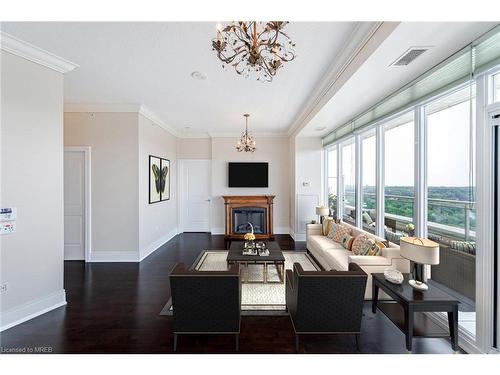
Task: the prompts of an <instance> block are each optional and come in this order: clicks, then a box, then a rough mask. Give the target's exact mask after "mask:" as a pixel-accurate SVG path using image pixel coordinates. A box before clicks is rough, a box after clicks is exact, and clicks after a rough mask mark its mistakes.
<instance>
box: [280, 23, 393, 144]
mask: <svg viewBox="0 0 500 375" xmlns="http://www.w3.org/2000/svg"><path fill="white" fill-rule="evenodd" d="M398 25H399V22H360V23H358V25H357V27H356V29H355V30H354V31H353V32H352V34H351V36H350V38H349V40H348V41H347V42H346V44H345V45H344V46H343V47H342V50H341V52H340V53H339V55H338V57H337V58H336V59H335V60H334V62H333V63H332V64H331V65H330V67H329V69H328V71H327V72H326V73H325V74H324V75H323V79H322V80H321V81H322V82H323V84H321V85H319V86H318V87H317V88H316V89H315V90H314V91H313V92H312V93H311V95H310V96H309V98H310V99H309V100H308V101H307V102H306V103H305V105H304V108H303V110H302V111H301V112H300V113H299V115H298V116H297V117H296V119H295V121H294V122H293V123H292V125H291V126H290V127H289V128H288V131H287V135H288V136H290V137H292V136H297V135H298V133H299V132H300V131H301V130H302V129H303V128H304V126H306V125H307V124H308V123H309V122H310V121H311V120H312V118H313V117H314V116H315V115H316V114H317V113H318V112H319V111H320V110H321V108H323V106H324V105H325V104H326V103H327V102H328V101H329V100H330V99H331V98H332V97H333V96H334V95H335V94H336V93H337V91H338V90H339V89H340V88H341V87H342V86H343V85H344V83H345V82H346V81H347V80H348V79H349V78H350V77H351V76H352V74H353V73H354V72H355V71H357V70H358V69H359V67H360V66H361V65H362V64H363V63H364V62H365V61H366V59H367V58H368V57H369V56H370V55H371V54H372V53H373V52H374V51H375V49H376V48H377V47H378V46H379V45H380V44H381V43H382V42H383V41H384V40H385V39H386V38H387V37H388V36H389V35H390V34H391V33H392V32H393V31H394V29H395V28H396V27H397V26H398Z"/></svg>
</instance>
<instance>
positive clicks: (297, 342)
mask: <svg viewBox="0 0 500 375" xmlns="http://www.w3.org/2000/svg"><path fill="white" fill-rule="evenodd" d="M295 351H296V352H298V351H299V334H298V333H296V334H295Z"/></svg>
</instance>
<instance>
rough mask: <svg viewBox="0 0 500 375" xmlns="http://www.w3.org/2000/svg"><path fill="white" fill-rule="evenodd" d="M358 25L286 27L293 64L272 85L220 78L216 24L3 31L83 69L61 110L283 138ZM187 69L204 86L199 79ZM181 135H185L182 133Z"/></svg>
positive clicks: (70, 82)
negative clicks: (246, 129)
mask: <svg viewBox="0 0 500 375" xmlns="http://www.w3.org/2000/svg"><path fill="white" fill-rule="evenodd" d="M357 26H358V23H356V22H292V23H290V24H289V25H287V27H286V29H285V30H286V32H287V33H288V35H289V36H290V37H291V38H292V40H293V41H295V42H296V52H297V58H296V59H295V60H294V61H292V62H290V63H287V64H286V65H285V67H284V68H283V69H281V70H280V71H279V73H278V74H277V76H276V77H275V79H274V81H273V82H272V83H270V84H265V83H261V82H257V81H256V80H255V79H254V78H251V77H250V78H248V79H245V78H244V77H242V76H238V75H237V74H236V73H235V72H234V71H232V70H231V69H232V68H229V69H228V70H227V71H223V70H222V68H221V63H220V61H219V60H218V59H217V58H216V56H215V54H214V52H213V51H212V49H211V45H210V44H211V39H212V38H213V37H214V34H215V22H213V23H207V22H148V23H138V22H125V23H118V22H104V23H96V22H88V23H75V22H66V23H61V22H45V23H44V22H38V23H26V22H24V23H23V22H17V23H8V22H7V23H2V25H1V28H2V30H3V31H4V32H7V33H9V34H11V35H13V36H14V37H17V38H19V39H22V40H24V41H27V42H29V43H31V44H34V45H36V46H38V47H40V48H42V49H45V50H47V51H49V52H51V53H54V54H56V55H58V56H60V57H62V58H64V59H67V60H70V61H72V62H74V63H76V64H78V65H79V66H80V67H79V68H78V69H76V70H74V71H72V72H70V73H68V74H67V75H66V77H65V83H64V84H65V98H64V100H65V104H100V105H105V104H113V105H130V104H139V105H144V106H146V107H148V108H149V109H150V110H151V111H152V112H153V113H154V114H155V115H156V116H157V117H158V118H160V119H161V120H162V121H163V122H165V123H166V124H168V125H169V126H170V127H173V128H175V129H176V130H177V131H178V132H179V133H181V134H185V135H189V134H203V133H204V134H206V133H231V134H236V133H239V132H240V131H241V130H242V129H243V126H244V120H243V117H242V114H243V113H245V112H248V113H250V114H251V117H250V119H249V125H250V129H251V130H252V131H254V132H256V133H270V134H284V133H286V131H287V130H288V129H289V127H290V126H291V125H292V123H293V122H294V120H295V119H296V117H297V115H298V113H299V112H300V110H301V109H302V107H303V106H304V104H305V102H306V101H307V99H308V96H309V95H310V93H311V92H312V91H313V89H314V88H315V87H316V86H317V85H318V84H319V82H320V81H321V78H322V77H323V75H324V74H325V73H326V72H327V71H328V70H329V68H330V66H331V65H332V64H333V63H334V62H335V60H336V57H338V56H339V55H340V53H341V51H342V47H343V46H345V45H346V43H348V41H349V39H350V37H351V36H352V35H353V32H355V30H356V27H357ZM193 71H201V72H203V73H204V74H206V76H207V79H205V80H195V79H193V78H192V77H191V73H192V72H193ZM187 127H188V128H189V129H187Z"/></svg>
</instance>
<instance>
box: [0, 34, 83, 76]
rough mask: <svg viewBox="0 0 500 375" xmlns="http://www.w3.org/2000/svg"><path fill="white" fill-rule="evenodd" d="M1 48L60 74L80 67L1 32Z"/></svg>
mask: <svg viewBox="0 0 500 375" xmlns="http://www.w3.org/2000/svg"><path fill="white" fill-rule="evenodd" d="M0 46H1V49H2V50H3V51H6V52H9V53H11V54H13V55H16V56H19V57H22V58H24V59H26V60H29V61H32V62H34V63H36V64H40V65H42V66H45V67H47V68H49V69H52V70H55V71H56V72H59V73H63V74H64V73H68V72H71V71H72V70H74V69H76V68H78V67H79V65H78V64H75V63H73V62H71V61H69V60H66V59H63V58H62V57H59V56H56V55H54V54H53V53H50V52H48V51H45V50H43V49H41V48H39V47H37V46H34V45H33V44H30V43H28V42H25V41H24V40H21V39H18V38H16V37H14V36H12V35H10V34H7V33H5V32H3V31H0Z"/></svg>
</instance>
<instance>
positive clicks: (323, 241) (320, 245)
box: [307, 235, 342, 250]
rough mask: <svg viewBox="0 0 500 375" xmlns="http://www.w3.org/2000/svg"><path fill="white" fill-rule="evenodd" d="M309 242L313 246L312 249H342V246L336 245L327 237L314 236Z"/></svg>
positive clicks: (309, 238) (310, 237)
mask: <svg viewBox="0 0 500 375" xmlns="http://www.w3.org/2000/svg"><path fill="white" fill-rule="evenodd" d="M307 240H308V242H309V243H310V244H311V246H312V247H314V248H316V249H318V250H325V249H342V245H341V244H339V243H336V242H335V241H333V240H331V239H329V238H327V237H325V236H315V235H312V236H309V237H308V239H307Z"/></svg>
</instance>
